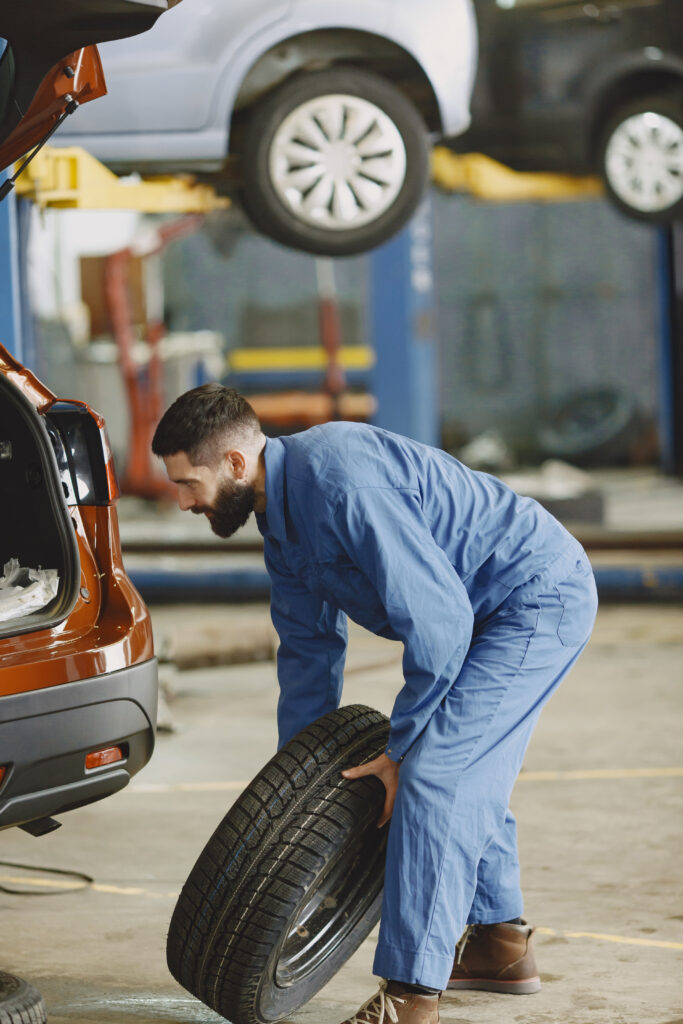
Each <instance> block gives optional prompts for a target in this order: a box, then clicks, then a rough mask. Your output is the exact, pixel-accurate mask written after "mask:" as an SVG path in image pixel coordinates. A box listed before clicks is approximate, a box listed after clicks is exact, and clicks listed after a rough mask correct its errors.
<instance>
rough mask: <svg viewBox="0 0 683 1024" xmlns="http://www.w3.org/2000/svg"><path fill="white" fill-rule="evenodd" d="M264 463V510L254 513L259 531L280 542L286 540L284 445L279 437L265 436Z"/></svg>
mask: <svg viewBox="0 0 683 1024" xmlns="http://www.w3.org/2000/svg"><path fill="white" fill-rule="evenodd" d="M264 459H265V463H266V511H265V512H261V513H257V514H256V522H257V524H258V528H259V530H260V531H261V533H262V534H263V535H264V536H265V535H266V534H267V533H268V534H270V535H271V536H272V537H274V538H275V540H278V541H280V542H281V543H282V542H284V541H286V540H287V527H286V525H285V446H284V444H283V443H282V441H281V440H280V438H279V437H267V438H266V447H265V451H264Z"/></svg>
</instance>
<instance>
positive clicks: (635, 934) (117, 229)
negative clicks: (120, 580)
mask: <svg viewBox="0 0 683 1024" xmlns="http://www.w3.org/2000/svg"><path fill="white" fill-rule="evenodd" d="M184 2H188V0H184ZM620 3H622V4H624V5H626V3H627V0H617V5H618V4H620ZM501 6H503V5H501ZM508 6H510V7H514V6H515V4H514V2H511V3H510V4H509V5H508ZM518 6H519V5H518ZM599 6H603V5H599ZM643 6H646V5H643ZM164 17H167V15H164ZM162 23H163V18H162V19H161V21H160V24H162ZM152 31H154V30H152ZM143 38H144V36H140V37H138V38H137V42H138V43H140V42H141V41H142V40H143ZM117 45H121V44H117ZM105 71H106V61H105ZM480 73H481V72H480ZM97 102H99V101H96V103H97ZM96 114H97V111H96V105H95V107H93V108H92V111H91V116H92V117H93V118H95V117H96ZM75 116H76V117H78V112H77V114H76V115H75ZM681 122H682V123H683V113H682V115H681ZM70 141H73V140H70ZM455 148H456V149H457V147H455ZM64 152H71V151H70V150H69V151H64ZM59 154H60V150H59V149H58V148H54V149H53V150H52V154H50V153H49V152H48V153H47V155H46V159H47V160H48V161H50V160H55V161H56V160H58V159H59ZM467 159H468V154H464V155H463V154H461V153H459V152H457V151H454V149H453V148H452V147H449V148H447V147H444V146H440V147H438V149H437V151H436V152H435V153H433V154H432V160H431V165H430V180H429V185H428V187H427V189H426V191H425V193H424V196H423V198H422V199H421V201H420V204H419V206H418V208H417V211H416V212H415V214H414V215H413V217H412V218H411V219H410V221H409V223H408V224H407V225H406V226H405V227H403V228H401V229H400V230H399V231H398V232H397V233H396V234H395V235H394V236H393V237H392V238H390V239H389V240H388V241H385V242H384V243H383V244H382V245H380V246H379V247H376V248H373V249H372V250H371V251H369V252H366V253H361V254H357V255H348V256H344V257H332V256H329V255H312V254H310V253H308V252H302V251H296V250H295V249H293V248H288V247H286V246H285V245H281V244H279V243H278V242H276V241H274V240H271V239H269V238H266V237H264V235H262V234H260V233H258V232H257V230H256V229H255V228H254V227H253V226H252V224H251V222H250V220H249V219H248V218H247V217H246V216H245V214H244V212H243V211H242V209H241V208H240V205H239V203H237V202H235V201H233V202H230V201H229V200H226V199H225V197H224V196H223V195H222V194H221V195H217V194H216V193H214V192H213V191H212V190H211V188H210V186H207V185H206V184H205V183H204V182H203V181H202V182H201V183H200V185H199V187H200V188H201V189H202V190H204V191H201V193H199V192H197V191H196V190H195V189H194V186H193V185H192V183H190V184H188V183H187V181H186V179H185V178H183V179H182V180H181V182H180V188H181V194H180V195H179V194H178V192H177V191H176V188H177V181H176V185H173V186H169V191H168V192H167V193H164V192H163V186H159V185H158V184H157V183H154V184H153V185H152V187H153V188H154V189H155V190H157V189H158V188H159V187H161V188H162V192H161V194H160V193H159V192H158V191H155V192H154V194H153V195H152V194H151V193H147V192H145V189H144V186H145V181H144V180H143V181H142V182H140V183H139V184H140V191H139V193H137V197H136V199H135V200H130V208H127V207H126V201H127V200H126V199H125V198H122V193H121V189H125V188H126V187H127V186H126V183H125V182H126V180H127V179H124V180H123V182H122V181H121V180H119V179H113V180H112V181H111V183H109V181H108V179H107V184H106V187H105V186H102V184H101V183H100V181H99V179H97V182H96V189H97V196H98V198H97V200H96V201H95V200H93V199H92V198H91V197H89V196H88V187H89V186H88V178H87V176H86V175H84V177H83V184H82V185H81V186H79V187H77V188H76V189H75V190H73V191H72V192H70V193H69V195H68V197H67V198H66V199H65V195H64V192H63V191H61V192H60V191H59V190H57V191H54V192H51V191H50V189H49V188H47V187H43V185H42V184H41V177H40V175H37V176H36V177H34V178H33V179H31V181H30V184H29V185H27V186H26V188H25V190H24V191H19V192H18V194H17V193H11V194H10V195H9V196H8V197H7V198H6V199H5V200H4V201H3V202H0V332H1V333H0V342H2V344H3V345H4V346H5V347H6V348H7V349H8V351H9V352H10V353H11V354H12V355H13V356H15V357H16V359H17V360H19V362H21V363H22V364H23V365H24V366H26V367H28V368H29V369H31V370H33V371H34V372H35V374H36V375H37V377H38V378H39V379H40V380H41V381H43V382H44V383H45V384H46V385H47V386H48V387H49V388H50V389H51V390H52V391H54V393H55V394H56V395H57V396H59V397H60V398H62V399H78V400H82V401H85V402H87V403H88V405H90V406H91V407H92V408H93V409H95V410H97V411H98V412H99V413H101V414H102V415H103V416H104V418H105V420H106V424H107V430H108V436H109V439H110V442H111V446H112V450H113V453H114V458H115V462H116V468H117V472H118V477H119V482H120V485H121V491H122V496H121V498H120V499H119V502H118V513H119V522H120V534H121V541H122V549H123V562H124V565H125V567H126V570H127V571H128V573H129V575H130V577H131V579H132V580H133V583H134V584H135V586H136V587H137V588H138V590H139V592H140V593H141V595H142V597H143V599H144V600H145V601H146V602H147V604H148V605H149V608H150V611H151V616H152V626H153V631H154V641H155V650H156V654H157V656H158V658H159V662H160V687H161V691H160V706H159V722H158V734H157V745H156V750H155V753H154V756H153V757H152V760H151V762H150V764H149V766H148V767H147V768H145V770H144V772H143V773H142V774H141V775H140V776H138V777H136V778H135V779H134V780H133V781H132V782H131V784H130V785H129V786H127V788H125V789H123V790H122V792H120V793H118V794H117V795H115V796H111V797H109V798H108V799H107V800H104V801H101V802H99V803H95V804H92V805H90V806H88V807H83V808H81V809H78V810H74V811H70V812H69V813H68V814H67V815H66V816H65V819H64V827H63V828H62V829H60V830H59V831H58V832H56V833H54V834H49V835H46V836H44V837H43V838H40V839H36V838H35V837H34V836H31V835H29V834H27V833H26V832H24V831H21V830H19V829H16V828H13V829H8V830H7V831H3V832H2V837H1V839H0V843H1V844H2V852H1V853H0V913H1V914H2V921H3V934H4V936H5V943H4V948H3V955H2V958H0V969H2V970H7V971H9V972H11V973H12V974H16V975H19V976H21V977H24V978H27V979H30V980H31V983H32V984H34V985H35V986H36V987H37V988H38V989H39V990H40V992H41V993H42V996H43V998H44V1000H45V1003H46V1005H47V1013H48V1016H47V1019H48V1020H49V1021H50V1022H52V1024H66V1022H67V1021H68V1022H69V1024H109V1022H112V1024H113V1022H117V1024H120V1022H122V1021H136V1022H139V1024H152V1022H157V1024H158V1022H162V1024H171V1022H188V1021H196V1022H201V1024H209V1022H214V1021H215V1022H217V1021H219V1020H221V1019H223V1018H221V1017H219V1016H218V1015H217V1014H215V1013H213V1012H212V1011H211V1010H209V1009H208V1008H207V1007H205V1006H204V1005H203V1004H202V1003H200V1002H199V1001H198V1000H196V999H194V998H193V997H192V996H191V995H190V994H189V993H188V992H186V991H185V990H184V989H182V988H181V987H180V986H179V985H178V984H176V982H175V981H174V980H173V978H172V977H171V976H170V974H169V973H168V970H167V967H166V961H165V943H166V935H167V931H168V922H169V919H170V916H171V912H172V910H173V906H174V902H175V900H176V899H177V896H178V893H179V891H180V888H181V886H182V884H183V882H184V880H185V878H186V877H187V874H188V872H189V870H190V868H191V866H192V865H193V864H194V862H195V860H196V857H197V856H198V854H199V852H200V850H201V849H202V847H203V845H204V843H205V842H206V840H207V839H208V837H209V835H210V834H211V833H212V831H213V829H214V828H215V826H216V825H217V823H218V822H219V821H220V819H221V818H222V816H223V815H224V814H225V813H226V811H227V809H228V807H229V806H230V805H231V804H232V803H233V801H234V800H235V799H236V797H237V796H238V794H239V793H240V791H241V790H242V789H243V788H244V786H245V785H246V784H247V782H248V780H249V779H251V778H252V777H253V776H254V775H255V774H256V773H257V772H258V771H259V770H260V768H261V767H262V766H263V765H264V764H265V763H266V762H267V761H268V759H269V758H270V756H271V755H272V753H273V751H274V749H275V742H276V730H275V709H276V703H277V680H276V671H275V650H276V638H275V635H274V631H273V629H272V626H271V624H270V618H269V611H268V594H269V583H268V577H267V574H266V572H265V568H264V566H263V559H262V545H261V538H260V535H259V534H258V531H257V529H256V526H255V523H254V521H253V519H252V520H250V522H249V523H248V524H247V526H246V527H245V528H244V529H243V530H242V531H240V532H239V533H238V534H236V535H235V537H233V538H231V539H230V540H229V541H227V542H226V541H218V539H217V538H215V537H214V536H213V535H212V534H211V532H210V530H209V528H208V526H207V524H206V522H205V520H204V518H203V517H195V516H189V515H183V514H181V513H180V512H179V510H178V509H177V506H176V505H175V502H174V493H173V488H172V487H171V486H170V485H169V484H168V482H167V481H166V479H165V476H164V473H163V467H162V466H161V465H160V464H159V463H158V462H157V460H155V459H154V457H153V456H152V455H151V452H150V449H149V441H150V438H151V433H152V431H153V429H154V426H155V424H156V422H157V421H158V418H159V416H160V415H161V413H162V412H163V410H164V409H165V408H166V407H167V406H168V405H169V404H170V402H171V401H173V399H175V398H176V397H177V396H178V395H179V394H181V393H182V392H184V391H185V390H187V389H188V388H191V387H194V386H195V385H197V384H201V383H204V382H205V381H208V380H220V381H222V382H223V383H225V384H228V385H233V386H235V387H237V388H238V389H239V390H240V391H242V392H243V393H244V394H246V395H247V396H248V397H250V399H251V400H252V401H253V404H254V407H255V409H256V410H257V413H258V414H259V416H260V417H261V419H262V422H263V423H264V428H265V430H266V433H268V434H269V435H271V436H277V435H280V434H283V433H288V432H291V431H294V430H299V429H305V428H306V427H308V426H310V425H312V424H314V423H317V422H325V421H328V420H332V419H336V418H341V419H353V420H358V421H368V422H372V423H376V424H377V425H379V426H382V427H386V428H388V429H390V430H394V431H397V432H399V433H403V434H407V435H408V436H411V437H414V438H416V439H418V440H420V441H423V442H425V443H427V444H432V445H436V446H439V447H442V448H444V449H445V450H446V451H448V452H450V453H452V454H453V455H455V456H456V457H458V458H460V459H462V460H463V461H464V462H466V463H467V464H468V465H470V466H472V467H473V468H475V469H481V470H484V471H486V472H491V473H493V474H496V475H498V476H500V477H502V478H503V479H504V480H506V481H507V482H509V483H510V484H511V486H513V487H514V488H515V489H516V490H518V491H519V492H520V493H523V494H528V495H530V496H532V497H535V498H537V499H538V500H539V501H541V502H542V503H543V504H544V505H545V506H546V507H547V508H549V509H550V510H551V511H552V512H553V513H554V514H555V515H557V516H558V518H560V519H561V521H562V522H563V523H564V524H565V525H566V526H567V527H568V529H569V530H570V531H571V532H572V533H574V535H575V536H577V537H578V539H579V540H580V541H581V542H582V543H583V545H584V547H585V548H586V550H587V552H588V555H589V557H590V559H591V562H592V564H593V567H594V571H595V575H596V580H597V584H598V591H599V596H600V600H601V606H600V611H599V614H598V620H597V624H596V628H595V633H594V636H593V638H592V640H591V642H590V644H589V646H588V648H587V649H586V652H585V653H584V655H583V656H582V658H581V659H580V661H579V662H578V664H577V666H576V667H575V668H574V669H573V670H572V672H571V674H570V676H569V678H568V679H567V680H566V681H565V682H564V683H563V685H562V687H561V688H560V690H559V691H558V693H557V695H556V696H555V697H554V698H553V699H552V701H551V702H550V704H549V706H548V707H547V709H546V710H545V711H544V714H543V717H542V719H541V722H540V725H539V726H538V728H537V730H536V732H535V734H534V737H533V739H532V742H531V745H530V747H529V751H528V753H527V757H526V759H525V763H524V767H523V771H522V774H521V776H520V780H519V783H518V785H517V787H516V788H515V792H514V794H513V803H512V807H513V810H514V812H515V815H516V816H517V819H518V823H519V834H520V852H521V863H522V881H523V887H524V890H525V893H526V898H527V905H526V908H525V916H526V918H527V919H528V920H529V921H530V922H531V923H532V924H534V925H535V926H536V928H537V931H536V934H535V942H536V951H537V958H538V960H539V965H540V969H541V980H542V983H543V988H542V990H541V992H540V993H539V994H538V995H534V996H529V997H528V998H526V999H524V998H523V999H522V1000H521V1003H522V1005H521V1006H520V1005H518V1004H519V1002H520V1000H519V999H518V998H517V997H511V996H510V997H509V996H500V995H498V996H497V995H492V994H490V993H485V992H481V993H477V992H470V993H462V992H457V993H450V994H445V995H444V997H443V999H442V1003H441V1010H440V1013H441V1018H442V1020H443V1021H444V1024H465V1022H467V1024H494V1022H495V1024H500V1021H501V1020H505V1021H508V1020H512V1019H515V1020H524V1021H527V1022H528V1024H551V1022H555V1021H560V1020H562V1021H568V1022H570V1024H643V1022H644V1021H648V1022H651V1024H681V1021H682V1020H683V985H681V978H682V977H683V970H682V967H683V910H682V909H681V900H682V898H683V873H682V871H681V858H680V849H681V841H682V840H683V831H682V828H681V821H682V820H683V816H682V814H681V811H682V810H683V791H682V789H681V782H682V780H683V748H682V746H681V738H680V726H679V724H678V723H679V721H680V713H681V710H683V698H682V695H681V678H682V673H681V665H682V664H683V662H682V658H681V656H682V655H683V482H682V477H683V429H682V426H681V416H682V413H681V410H682V409H683V227H682V226H681V222H680V220H676V219H672V220H671V221H668V222H665V223H661V224H656V223H647V222H643V221H639V220H637V219H635V218H633V217H631V216H628V215H627V214H626V213H625V212H624V211H623V210H621V209H618V208H617V207H616V206H615V204H614V203H613V202H612V201H610V199H609V198H608V197H607V196H606V195H605V193H604V190H603V188H602V186H601V184H600V182H599V181H598V180H597V179H596V177H595V175H593V174H590V175H589V174H588V173H586V174H581V175H579V174H573V175H571V177H568V176H565V175H559V174H558V175H557V176H554V177H553V180H552V182H551V184H550V186H549V184H548V177H549V176H548V174H546V173H543V174H538V175H535V174H534V171H533V170H531V171H529V170H524V169H522V170H520V171H517V172H516V171H512V170H510V171H508V172H507V175H506V176H505V177H504V178H499V177H498V176H497V175H494V176H493V177H492V178H491V180H489V179H488V178H485V180H483V181H480V182H478V183H475V184H472V182H473V178H471V179H469V180H470V184H469V185H466V184H463V181H464V178H463V175H462V174H461V173H460V171H459V168H462V167H463V166H466V165H463V163H462V161H463V160H464V161H467ZM472 166H473V167H474V168H475V169H476V168H477V167H478V166H479V165H478V164H473V165H472ZM5 173H6V174H7V172H5ZM93 173H95V172H93ZM508 175H509V176H508ZM513 179H514V182H513V183H512V184H511V182H512V180H513ZM94 180H95V179H93V181H94ZM134 184H135V185H136V187H137V184H138V179H135V181H134ZM103 187H104V188H105V195H108V196H109V199H108V200H106V199H105V200H102V198H101V196H102V194H103V193H102V188H103ZM93 188H95V185H93ZM107 190H109V191H107ZM515 195H516V196H517V197H516V198H515ZM93 205H96V206H97V207H98V208H96V209H92V208H89V207H91V206H93ZM107 205H110V207H111V208H109V209H106V208H103V207H105V206H107ZM150 211H153V212H150ZM400 681H401V651H400V650H399V649H397V645H395V644H392V643H390V642H389V641H385V640H381V639H379V638H376V637H373V636H370V635H369V634H367V633H364V632H363V631H362V630H360V629H359V628H357V627H353V626H352V629H351V637H350V648H349V657H348V660H347V670H346V683H345V692H344V703H353V702H359V703H364V704H370V705H372V706H373V707H376V708H378V709H379V710H381V711H384V712H385V713H389V712H390V710H391V706H392V703H393V698H394V696H395V694H396V692H397V690H398V688H399V687H400ZM1 700H2V698H0V701H1ZM1 761H2V758H0V762H1ZM1 782H2V776H0V783H1ZM374 935H375V933H373V935H371V936H370V938H369V939H367V940H365V941H364V942H363V944H362V945H361V947H360V949H359V950H358V951H357V952H356V953H355V954H354V956H353V957H352V958H351V960H350V961H349V962H348V963H347V964H346V965H345V966H344V967H342V969H341V971H340V973H339V974H338V975H337V976H336V977H335V978H334V979H333V980H332V981H331V982H330V983H329V984H328V985H327V986H326V987H325V988H324V989H323V990H322V991H321V992H320V993H319V994H318V995H316V996H315V997H314V999H313V1000H312V1001H311V1002H310V1003H309V1004H308V1005H306V1006H305V1007H304V1008H302V1009H301V1010H299V1011H298V1012H297V1013H296V1015H294V1017H293V1020H294V1021H295V1022H296V1024H298V1022H301V1024H306V1022H307V1021H311V1022H313V1021H314V1020H315V1021H316V1024H321V1022H322V1024H338V1021H339V1020H341V1019H342V1018H343V1017H344V1016H345V1015H348V1013H349V1012H352V1011H353V1009H355V1006H356V1005H359V1004H360V1002H362V1001H363V1000H364V999H365V998H367V996H369V995H370V988H369V987H368V981H369V975H370V973H371V962H372V952H373V946H374V942H373V938H374ZM356 1000H357V1002H356ZM511 1004H514V1005H511ZM340 1014H341V1016H340ZM33 1019H35V1020H44V1019H45V1018H44V1017H38V1016H36V1017H35V1018H31V1020H33ZM15 1020H17V1021H19V1020H21V1018H18V1017H17V1018H10V1017H8V1018H7V1022H6V1021H5V1019H4V1018H3V1017H2V1010H1V1007H0V1024H14V1022H15Z"/></svg>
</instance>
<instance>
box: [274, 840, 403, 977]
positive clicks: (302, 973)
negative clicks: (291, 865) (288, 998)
mask: <svg viewBox="0 0 683 1024" xmlns="http://www.w3.org/2000/svg"><path fill="white" fill-rule="evenodd" d="M388 831H389V830H388V828H386V827H385V828H383V829H377V828H376V827H375V823H374V821H373V822H371V823H370V824H369V825H367V826H366V827H365V829H362V830H361V832H360V834H359V835H358V836H357V838H356V839H355V840H354V841H353V842H352V843H350V844H349V845H348V846H344V847H342V849H341V850H340V851H339V853H338V854H337V856H336V857H334V858H333V859H332V860H331V861H330V862H329V864H328V865H327V866H326V868H325V869H324V871H323V872H322V874H321V875H320V876H319V878H318V879H317V881H316V884H315V887H314V891H313V892H310V891H309V892H308V893H307V894H306V896H305V897H304V899H303V900H302V902H301V903H300V904H299V906H298V907H297V910H296V913H295V914H294V915H293V916H292V921H291V924H290V927H289V930H288V932H287V935H286V936H285V938H284V939H283V942H282V945H281V947H280V949H279V951H278V957H277V960H276V963H275V972H274V980H275V984H276V985H277V986H278V987H279V988H289V987H291V986H292V985H296V984H297V983H298V982H300V981H302V980H303V979H304V978H305V977H307V976H308V975H310V974H312V973H313V972H314V971H316V970H317V969H318V968H319V967H320V965H321V964H322V963H323V962H324V961H325V960H326V959H327V957H328V955H329V954H330V953H331V952H332V951H333V950H336V949H337V948H338V947H339V946H340V945H341V944H342V943H343V942H344V940H345V939H346V938H347V936H349V935H350V934H351V933H352V932H353V931H354V929H355V928H356V926H357V924H358V922H359V921H360V920H361V919H362V918H363V917H364V916H365V914H366V913H367V911H368V910H369V909H370V907H371V906H372V904H373V903H374V902H375V900H376V899H377V896H378V894H379V892H380V891H381V889H382V886H383V884H384V859H385V852H386V841H387V834H388Z"/></svg>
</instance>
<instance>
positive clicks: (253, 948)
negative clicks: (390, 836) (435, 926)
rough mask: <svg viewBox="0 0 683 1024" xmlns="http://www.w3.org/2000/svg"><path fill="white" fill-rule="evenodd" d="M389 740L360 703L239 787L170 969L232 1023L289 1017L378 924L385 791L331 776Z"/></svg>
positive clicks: (379, 719)
mask: <svg viewBox="0 0 683 1024" xmlns="http://www.w3.org/2000/svg"><path fill="white" fill-rule="evenodd" d="M388 732H389V723H388V720H387V719H386V717H385V716H384V715H382V714H380V713H379V712H378V711H373V710H372V709H370V708H366V707H363V706H360V705H352V706H350V707H346V708H341V709H339V710H338V711H334V712H331V713H330V714H328V715H324V716H323V717H322V718H320V719H318V721H317V722H314V723H313V724H312V725H310V726H308V728H306V729H304V730H303V731H302V732H300V733H299V734H298V735H297V736H296V737H295V738H294V739H293V740H291V741H290V742H289V743H288V744H287V745H286V746H285V747H283V748H282V750H280V751H279V752H278V753H277V754H276V755H275V756H274V757H273V758H271V760H270V761H269V762H268V764H267V765H266V766H265V768H264V769H263V770H262V771H261V772H260V773H259V774H258V775H257V776H256V778H255V779H254V780H253V781H252V782H251V783H250V784H249V785H248V786H247V788H246V789H245V791H244V792H243V793H242V794H241V796H240V797H239V799H238V800H237V801H236V803H235V804H234V805H233V806H232V807H231V809H230V810H229V811H228V813H227V814H226V816H225V818H224V819H223V820H222V822H221V823H220V825H219V826H218V828H217V829H216V831H215V832H214V834H213V836H212V837H211V839H210V840H209V842H208V843H207V844H206V846H205V848H204V850H203V852H202V854H201V855H200V857H199V860H198V861H197V863H196V864H195V866H194V868H193V869H192V871H191V872H190V875H189V877H188V879H187V882H186V883H185V886H184V887H183V890H182V892H181V894H180V897H179V899H178V903H177V905H176V908H175V911H174V913H173V917H172V919H171V924H170V929H169V935H168V945H167V959H168V966H169V969H170V971H171V974H172V975H173V976H174V978H176V980H177V981H178V982H180V984H181V985H183V986H184V988H186V989H188V991H190V992H191V993H192V994H193V995H195V996H196V997H197V998H198V999H201V1000H202V1002H204V1003H206V1005H207V1006H210V1007H211V1009H213V1010H216V1011H217V1012H218V1013H220V1014H222V1015H223V1016H224V1017H226V1018H227V1019H228V1020H230V1021H232V1022H233V1024H270V1022H272V1021H278V1020H281V1019H282V1018H283V1017H286V1016H288V1015H289V1014H291V1013H294V1012H295V1010H297V1009H298V1008H299V1007H300V1006H303V1004H304V1003H306V1002H307V1001H308V1000H309V999H310V998H311V997H312V996H313V995H315V993H316V992H317V991H318V990H319V989H320V988H321V987H322V986H323V985H324V984H325V983H326V982H327V981H329V979H330V978H331V977H332V976H333V975H334V974H335V973H336V972H337V971H338V970H339V968H340V967H341V966H342V965H343V964H344V963H345V962H346V960H347V959H348V958H349V957H350V956H351V954H352V953H353V952H354V951H355V950H356V949H357V948H358V946H359V945H360V943H361V942H362V941H363V939H364V938H366V936H367V935H368V933H369V932H370V931H371V929H372V928H373V927H374V925H375V924H376V923H377V921H378V920H379V914H380V905H381V898H382V888H383V884H384V856H385V846H386V835H387V831H388V830H387V828H386V827H385V828H382V829H378V828H377V827H376V822H377V819H378V817H379V815H380V812H381V808H382V804H383V800H384V787H383V786H382V784H381V782H380V781H379V780H378V779H377V778H374V777H370V778H367V779H357V780H355V781H354V782H348V781H346V780H344V779H342V777H341V775H340V772H341V771H342V770H343V769H344V768H350V767H352V766H354V765H357V764H361V763H362V762H364V761H367V760H369V759H371V758H373V757H377V756H378V755H379V754H380V753H381V752H382V751H383V750H384V748H385V746H386V742H387V736H388Z"/></svg>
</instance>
